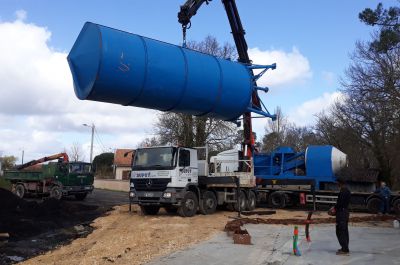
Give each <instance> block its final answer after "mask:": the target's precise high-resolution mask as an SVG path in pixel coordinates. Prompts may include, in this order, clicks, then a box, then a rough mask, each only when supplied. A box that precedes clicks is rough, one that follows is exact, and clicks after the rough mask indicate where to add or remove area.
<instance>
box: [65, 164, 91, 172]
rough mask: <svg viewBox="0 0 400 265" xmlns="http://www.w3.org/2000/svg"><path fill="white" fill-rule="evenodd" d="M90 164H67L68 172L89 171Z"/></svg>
mask: <svg viewBox="0 0 400 265" xmlns="http://www.w3.org/2000/svg"><path fill="white" fill-rule="evenodd" d="M90 170H91V166H90V164H82V163H74V164H70V165H69V172H70V173H90Z"/></svg>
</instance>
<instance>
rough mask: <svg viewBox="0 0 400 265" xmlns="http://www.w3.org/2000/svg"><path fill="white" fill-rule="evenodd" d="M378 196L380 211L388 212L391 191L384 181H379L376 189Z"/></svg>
mask: <svg viewBox="0 0 400 265" xmlns="http://www.w3.org/2000/svg"><path fill="white" fill-rule="evenodd" d="M378 193H379V197H380V198H381V207H380V212H381V213H382V214H387V213H389V212H390V195H391V193H392V192H391V191H390V189H389V187H388V186H386V183H385V182H384V181H382V182H381V187H380V189H378Z"/></svg>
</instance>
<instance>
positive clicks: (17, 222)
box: [0, 189, 111, 264]
mask: <svg viewBox="0 0 400 265" xmlns="http://www.w3.org/2000/svg"><path fill="white" fill-rule="evenodd" d="M0 202H1V207H0V264H15V263H18V262H21V261H23V260H26V259H28V258H31V257H34V256H37V255H39V254H42V253H44V252H46V251H48V250H51V249H54V248H57V247H59V246H62V245H65V244H68V243H69V242H71V241H72V240H74V239H76V238H80V237H86V236H87V235H88V234H90V233H91V232H92V231H93V227H92V226H91V223H92V221H93V220H94V219H96V218H97V217H99V216H102V215H104V214H105V213H106V212H107V211H108V210H111V207H99V206H97V205H85V204H82V203H78V202H76V201H66V200H61V201H58V200H55V199H45V200H23V199H20V198H18V197H17V196H15V195H14V194H13V193H11V192H10V191H8V190H4V189H0Z"/></svg>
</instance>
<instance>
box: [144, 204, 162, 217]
mask: <svg viewBox="0 0 400 265" xmlns="http://www.w3.org/2000/svg"><path fill="white" fill-rule="evenodd" d="M140 210H141V211H142V213H143V214H144V215H156V214H158V211H159V210H160V206H157V205H140Z"/></svg>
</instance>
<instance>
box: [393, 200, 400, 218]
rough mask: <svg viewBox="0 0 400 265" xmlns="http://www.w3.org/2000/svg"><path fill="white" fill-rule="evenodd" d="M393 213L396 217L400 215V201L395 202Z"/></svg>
mask: <svg viewBox="0 0 400 265" xmlns="http://www.w3.org/2000/svg"><path fill="white" fill-rule="evenodd" d="M393 211H394V212H395V213H396V215H400V199H397V200H395V201H394V202H393Z"/></svg>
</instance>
